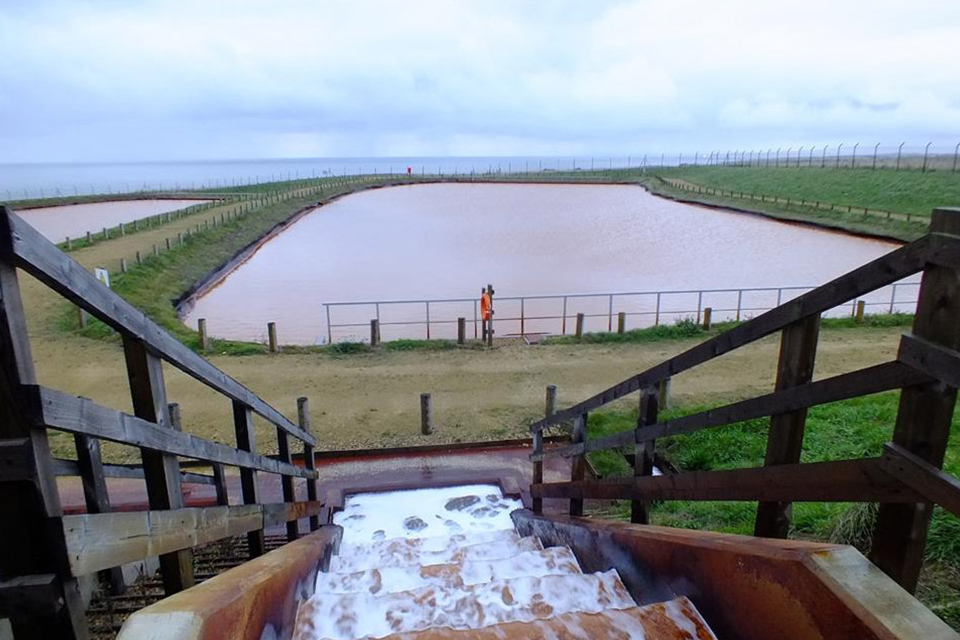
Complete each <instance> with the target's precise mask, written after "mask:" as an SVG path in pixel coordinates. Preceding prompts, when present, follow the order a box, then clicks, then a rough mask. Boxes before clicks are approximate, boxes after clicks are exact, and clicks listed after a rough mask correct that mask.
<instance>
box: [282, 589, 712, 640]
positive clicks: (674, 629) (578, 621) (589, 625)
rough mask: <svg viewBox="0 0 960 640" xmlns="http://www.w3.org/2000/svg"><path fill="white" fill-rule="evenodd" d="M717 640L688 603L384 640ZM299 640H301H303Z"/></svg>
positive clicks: (681, 600) (402, 635)
mask: <svg viewBox="0 0 960 640" xmlns="http://www.w3.org/2000/svg"><path fill="white" fill-rule="evenodd" d="M447 638H449V639H450V640H510V639H523V640H548V639H549V640H556V639H558V638H562V639H563V640H599V639H601V638H603V639H604V640H607V639H610V640H678V639H688V640H716V636H714V635H713V633H712V632H711V631H710V628H709V627H707V624H706V622H704V620H703V618H702V617H700V613H699V612H698V611H697V609H696V607H694V606H693V603H692V602H690V601H689V600H688V599H687V598H682V597H681V598H677V599H676V600H671V601H669V602H662V603H658V604H651V605H646V606H644V607H630V608H627V609H608V610H606V611H600V612H599V613H582V612H571V613H564V614H560V615H558V616H554V617H552V618H546V619H542V620H531V621H529V622H504V623H501V624H496V625H493V626H489V627H483V628H482V629H449V628H436V629H426V630H424V631H413V632H409V633H397V634H394V635H389V636H386V637H384V638H383V639H382V640H446V639H447ZM298 640H299V638H298Z"/></svg>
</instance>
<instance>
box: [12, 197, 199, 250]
mask: <svg viewBox="0 0 960 640" xmlns="http://www.w3.org/2000/svg"><path fill="white" fill-rule="evenodd" d="M201 202H206V200H116V201H113V202H90V203H85V204H68V205H63V206H59V207H40V208H37V209H25V210H23V211H17V215H19V216H20V217H21V218H23V219H24V220H26V221H27V222H28V223H30V224H31V225H32V226H33V227H34V228H35V229H36V230H37V231H39V232H40V233H42V234H43V235H44V236H45V237H46V238H47V239H49V240H52V241H53V242H63V241H64V240H65V239H67V238H68V237H69V238H79V237H81V236H84V235H86V233H87V231H90V232H91V233H97V232H98V231H102V230H103V228H104V227H115V226H117V225H118V224H120V223H121V222H133V221H134V220H140V219H142V218H147V217H149V216H155V215H157V214H158V213H167V212H168V211H176V210H178V209H185V208H187V207H189V206H190V205H194V204H200V203H201Z"/></svg>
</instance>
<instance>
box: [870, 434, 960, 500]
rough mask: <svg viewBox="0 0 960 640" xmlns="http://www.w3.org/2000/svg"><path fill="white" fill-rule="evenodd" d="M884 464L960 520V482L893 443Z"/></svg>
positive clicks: (887, 446)
mask: <svg viewBox="0 0 960 640" xmlns="http://www.w3.org/2000/svg"><path fill="white" fill-rule="evenodd" d="M880 460H881V462H880V466H881V468H882V469H883V470H884V471H886V472H887V473H889V474H890V475H892V476H893V477H894V478H896V479H897V480H900V481H901V482H903V483H904V484H906V485H907V486H909V487H910V488H911V489H913V490H914V491H916V492H917V493H919V494H920V495H922V496H924V497H925V498H926V499H927V500H929V501H930V502H935V503H936V504H938V505H940V506H941V507H943V508H944V509H946V510H947V511H949V512H950V513H952V514H953V515H955V516H957V517H958V518H960V479H958V478H954V477H953V476H951V475H950V474H949V473H946V472H945V471H942V470H940V469H937V468H936V467H935V466H933V465H932V464H930V463H929V462H926V461H924V460H922V459H921V458H918V457H917V456H915V455H913V454H912V453H910V452H909V451H907V450H906V449H904V448H903V447H901V446H898V445H895V444H893V443H892V442H888V443H887V444H885V445H884V446H883V457H882V458H881V459H880Z"/></svg>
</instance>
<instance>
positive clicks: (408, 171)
mask: <svg viewBox="0 0 960 640" xmlns="http://www.w3.org/2000/svg"><path fill="white" fill-rule="evenodd" d="M411 174H413V167H407V175H408V176H409V175H411Z"/></svg>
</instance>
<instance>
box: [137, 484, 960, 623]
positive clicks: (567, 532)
mask: <svg viewBox="0 0 960 640" xmlns="http://www.w3.org/2000/svg"><path fill="white" fill-rule="evenodd" d="M356 480H357V483H358V486H357V488H358V489H362V490H363V491H370V490H371V489H374V488H375V487H374V486H373V484H374V483H372V482H371V479H370V478H369V477H367V478H357V479H356ZM504 480H505V481H503V482H500V483H498V484H500V486H501V489H502V490H504V493H505V494H507V493H508V492H509V493H513V494H514V495H516V496H517V497H518V498H521V499H522V500H523V502H524V504H525V505H527V506H529V505H528V503H529V500H530V498H529V495H526V494H516V493H514V492H515V491H516V489H515V487H516V485H515V483H514V482H512V480H510V479H504ZM347 484H349V483H348V482H344V484H343V485H342V487H341V491H342V493H341V492H340V491H338V492H337V493H340V495H344V496H345V495H349V494H351V493H355V492H356V490H355V489H354V488H352V487H348V486H347ZM403 484H404V485H405V486H406V487H410V483H408V482H404V483H403ZM437 484H442V485H449V484H450V479H449V478H441V479H436V480H434V481H433V482H431V481H429V480H428V481H425V482H423V486H436V485H437ZM395 488H396V483H395V482H389V481H388V482H386V483H384V486H383V487H382V489H384V490H392V489H395ZM511 490H513V491H511ZM332 506H333V507H334V510H335V508H336V506H337V505H332ZM331 511H332V510H331ZM513 520H514V523H515V525H516V528H517V530H518V532H519V533H520V535H523V536H527V535H535V536H539V538H540V539H541V540H542V542H543V544H544V546H561V545H565V546H569V547H570V548H571V549H572V550H573V551H574V553H575V554H576V556H577V559H578V560H579V562H580V564H581V565H582V567H583V569H584V571H591V572H592V571H604V570H608V569H616V570H617V571H618V573H619V574H620V576H621V578H622V580H623V583H624V584H625V585H626V587H627V588H628V590H629V591H630V593H631V595H632V596H633V597H634V599H635V600H636V602H637V603H638V604H641V605H647V604H652V603H657V602H663V601H666V600H668V599H670V598H676V597H678V596H686V597H688V598H689V599H690V601H692V602H693V604H694V605H695V606H696V607H697V609H698V610H699V611H700V612H701V614H702V615H703V618H704V619H705V620H706V621H707V623H708V624H709V625H710V626H711V627H712V629H713V630H714V632H715V633H716V636H717V637H718V638H720V639H721V640H725V639H739V640H769V639H773V638H776V639H783V640H815V639H833V638H856V639H857V640H870V639H877V640H881V639H882V640H893V639H903V640H908V639H909V640H918V639H922V640H941V639H942V640H947V639H957V638H960V636H958V634H956V633H955V632H954V631H953V630H951V629H950V628H949V627H948V626H947V625H946V624H945V623H943V622H942V621H941V620H940V619H939V618H937V617H936V616H935V615H934V614H933V613H931V612H930V611H929V610H928V609H926V608H925V607H924V606H923V605H922V604H920V603H919V602H918V601H917V600H916V599H914V598H913V596H911V595H910V594H909V593H908V592H906V591H905V590H903V589H902V588H901V587H899V586H898V585H897V584H896V583H895V582H894V581H893V580H891V579H890V578H888V577H887V576H886V575H885V574H883V573H882V572H881V571H880V570H879V569H877V568H876V567H874V565H872V564H871V563H870V562H869V561H868V560H867V559H866V558H864V557H863V556H862V555H861V554H860V553H859V552H858V551H856V550H855V549H853V548H852V547H847V546H840V545H832V544H823V543H811V542H800V541H790V540H773V539H759V538H754V537H751V536H737V535H727V534H719V533H710V532H701V531H690V530H681V529H672V528H666V527H657V526H649V525H633V524H627V523H619V522H611V521H604V520H595V519H591V518H574V517H567V516H557V515H542V516H538V515H534V514H533V513H532V512H531V511H529V510H528V509H522V510H519V511H516V512H514V514H513ZM340 536H341V529H340V527H338V526H336V525H333V524H329V522H328V523H327V524H325V525H324V526H322V527H321V528H320V530H319V531H317V532H315V533H313V534H310V535H308V536H306V537H304V538H302V539H300V540H298V541H296V542H293V543H290V544H287V545H285V546H284V547H282V548H281V549H278V550H276V551H272V552H270V553H268V554H266V555H265V556H263V557H261V558H258V559H256V560H252V561H250V562H248V563H245V564H244V565H242V566H240V567H237V568H234V569H231V570H229V571H227V572H225V573H223V574H221V575H219V576H216V577H214V578H211V579H210V580H208V581H206V582H204V583H203V584H201V585H198V586H196V587H193V588H191V589H188V590H186V591H184V592H182V593H179V594H177V595H175V596H172V597H170V598H167V599H165V600H162V601H160V602H158V603H156V604H154V605H152V606H150V607H147V608H146V609H143V610H141V611H139V612H138V613H135V614H134V615H133V616H131V617H130V619H129V620H128V621H127V623H126V625H125V626H124V628H123V630H122V631H121V634H120V636H119V638H120V639H121V640H132V639H137V640H141V639H148V640H161V639H162V640H214V639H219V638H240V639H249V640H260V639H264V638H271V639H272V638H289V637H290V635H291V634H292V632H293V626H294V623H295V619H296V614H297V607H298V605H299V604H300V603H302V602H303V601H305V600H306V599H307V598H308V597H310V596H311V595H312V594H313V585H314V578H315V576H316V573H317V571H320V570H325V569H326V566H327V565H328V563H329V559H330V556H331V554H332V553H336V551H337V547H338V544H339V540H340ZM521 628H527V629H529V627H523V625H520V627H518V628H517V629H515V630H516V631H520V629H521ZM438 631H444V633H443V634H441V635H442V636H443V637H450V638H457V637H463V638H479V637H486V636H485V635H483V634H482V633H480V634H478V631H482V630H474V631H453V630H437V629H433V630H430V631H429V632H423V637H441V636H439V635H437V634H438ZM503 631H504V632H507V631H509V627H504V628H503ZM430 634H433V635H430ZM408 635H409V637H420V635H419V634H408ZM408 635H404V637H405V638H406V637H408ZM487 635H489V633H488V634H487ZM508 637H513V636H508ZM517 637H520V636H517ZM664 637H684V636H664ZM689 637H694V636H692V635H691V636H689ZM696 637H698V638H699V637H709V636H708V635H704V636H700V633H699V632H697V633H696Z"/></svg>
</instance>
